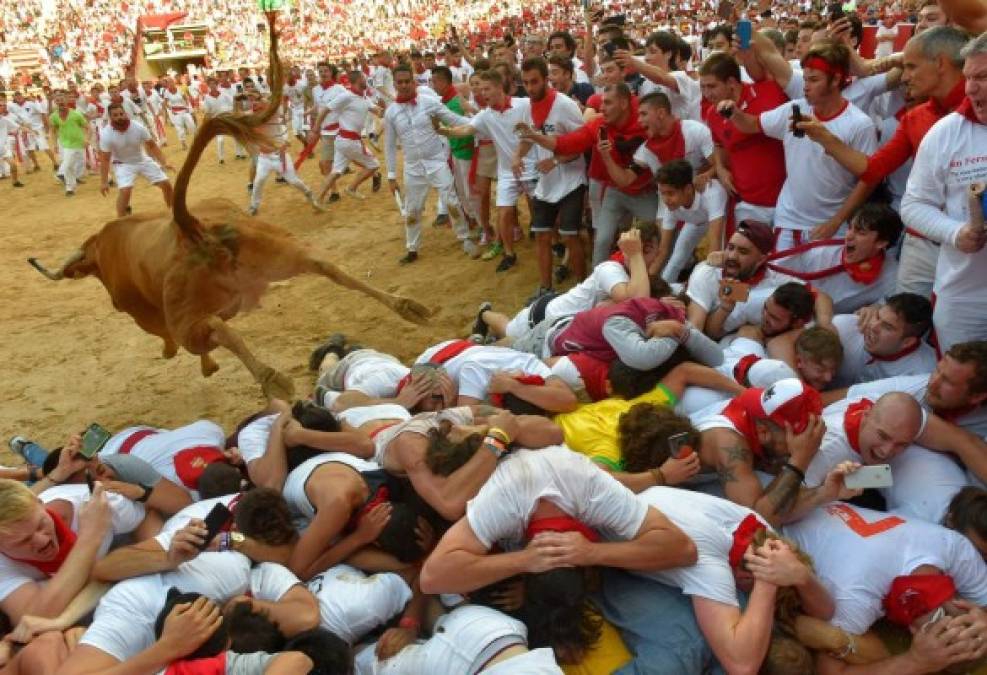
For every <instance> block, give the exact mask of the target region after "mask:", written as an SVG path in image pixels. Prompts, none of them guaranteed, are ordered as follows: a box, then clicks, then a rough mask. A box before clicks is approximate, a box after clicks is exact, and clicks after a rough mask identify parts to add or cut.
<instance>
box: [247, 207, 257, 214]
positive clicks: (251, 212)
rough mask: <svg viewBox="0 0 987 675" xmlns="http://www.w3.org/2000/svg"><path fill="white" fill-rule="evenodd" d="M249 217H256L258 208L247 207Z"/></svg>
mask: <svg viewBox="0 0 987 675" xmlns="http://www.w3.org/2000/svg"><path fill="white" fill-rule="evenodd" d="M247 215H250V216H256V215H257V207H256V206H248V207H247Z"/></svg>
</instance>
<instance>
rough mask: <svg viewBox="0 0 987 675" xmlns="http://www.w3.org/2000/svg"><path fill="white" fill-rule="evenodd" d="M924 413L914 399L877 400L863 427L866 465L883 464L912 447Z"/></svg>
mask: <svg viewBox="0 0 987 675" xmlns="http://www.w3.org/2000/svg"><path fill="white" fill-rule="evenodd" d="M923 418H924V413H923V412H922V407H921V406H920V405H919V404H918V401H916V400H915V398H914V397H912V396H909V395H908V394H905V393H902V392H891V393H888V394H885V395H884V396H882V397H881V398H879V399H877V402H875V403H874V407H873V408H871V410H870V411H869V412H868V413H867V416H866V417H865V418H864V420H863V422H862V424H861V425H860V455H861V457H862V458H863V460H864V464H884V463H886V462H888V461H889V460H891V459H893V458H894V457H897V456H898V455H900V454H901V453H902V452H904V451H905V448H907V447H908V446H909V445H911V444H912V443H913V442H914V441H915V438H916V437H917V436H918V435H919V432H921V431H922V421H923Z"/></svg>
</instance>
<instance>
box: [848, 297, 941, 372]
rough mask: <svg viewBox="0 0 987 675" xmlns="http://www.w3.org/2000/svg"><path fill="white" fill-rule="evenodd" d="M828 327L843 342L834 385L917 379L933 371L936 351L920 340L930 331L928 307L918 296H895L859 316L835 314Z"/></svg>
mask: <svg viewBox="0 0 987 675" xmlns="http://www.w3.org/2000/svg"><path fill="white" fill-rule="evenodd" d="M833 327H834V328H835V329H836V331H837V333H839V335H840V342H841V343H842V344H843V363H842V365H841V366H840V370H839V372H838V373H837V375H836V377H835V378H834V379H833V386H836V387H847V386H850V385H852V384H856V383H858V382H870V381H872V380H880V379H883V378H886V377H896V376H899V375H921V374H924V373H929V372H931V371H932V370H934V369H935V367H936V352H935V350H934V349H933V348H932V347H931V346H930V345H929V344H928V343H927V342H926V341H925V339H924V338H925V335H926V334H927V333H928V332H929V329H930V328H931V327H932V305H931V304H930V303H929V300H928V298H923V297H922V296H921V295H915V294H914V293H899V294H897V295H892V296H890V297H888V299H887V301H886V302H884V303H883V304H881V305H879V306H877V307H874V308H872V309H870V310H869V311H867V312H863V313H861V314H860V315H859V316H858V315H855V314H840V315H838V316H834V317H833Z"/></svg>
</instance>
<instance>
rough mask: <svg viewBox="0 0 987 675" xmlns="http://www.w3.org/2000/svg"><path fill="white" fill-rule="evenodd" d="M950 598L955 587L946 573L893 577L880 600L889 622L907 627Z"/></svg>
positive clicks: (954, 593)
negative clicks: (888, 588)
mask: <svg viewBox="0 0 987 675" xmlns="http://www.w3.org/2000/svg"><path fill="white" fill-rule="evenodd" d="M954 595H956V585H955V584H954V583H953V578H952V577H951V576H949V575H948V574H909V575H906V576H901V577H895V580H894V581H893V582H891V588H890V590H889V591H888V594H887V596H885V598H884V611H885V614H886V615H887V617H888V620H889V621H893V622H894V623H896V624H898V625H901V626H908V625H910V624H911V623H912V622H913V621H915V619H917V618H918V617H920V616H922V615H923V614H928V613H929V612H931V611H933V610H934V609H936V608H937V607H939V606H940V605H941V604H943V603H944V602H946V601H947V600H949V599H950V598H952V597H953V596H954Z"/></svg>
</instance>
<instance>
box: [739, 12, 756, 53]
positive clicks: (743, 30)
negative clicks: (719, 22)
mask: <svg viewBox="0 0 987 675" xmlns="http://www.w3.org/2000/svg"><path fill="white" fill-rule="evenodd" d="M753 34H754V26H753V25H752V24H751V22H750V19H741V20H740V21H738V22H737V39H738V40H740V48H741V49H750V48H751V37H752V36H753Z"/></svg>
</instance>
